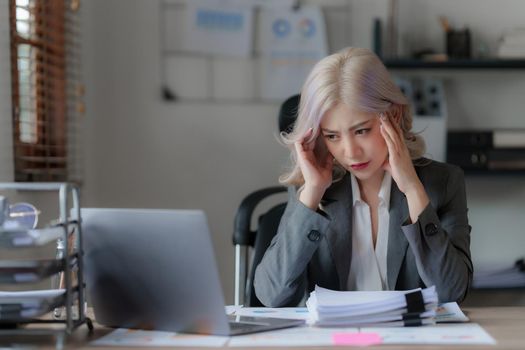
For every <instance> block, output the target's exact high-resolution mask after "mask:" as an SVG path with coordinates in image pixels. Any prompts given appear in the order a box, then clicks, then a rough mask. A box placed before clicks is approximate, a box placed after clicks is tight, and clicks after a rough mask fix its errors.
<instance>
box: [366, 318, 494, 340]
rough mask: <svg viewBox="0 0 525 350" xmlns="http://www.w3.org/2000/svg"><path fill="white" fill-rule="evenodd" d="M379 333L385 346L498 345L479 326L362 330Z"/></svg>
mask: <svg viewBox="0 0 525 350" xmlns="http://www.w3.org/2000/svg"><path fill="white" fill-rule="evenodd" d="M360 331H361V332H366V333H377V334H379V335H380V336H381V338H382V339H383V344H458V345H459V344H462V345H463V344H496V341H495V340H494V338H492V337H491V336H490V334H488V333H487V332H486V331H485V330H484V329H483V328H482V327H481V326H480V325H479V324H476V323H469V324H447V325H443V324H441V325H435V326H429V327H395V328H377V327H376V328H361V329H360Z"/></svg>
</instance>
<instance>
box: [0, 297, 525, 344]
mask: <svg viewBox="0 0 525 350" xmlns="http://www.w3.org/2000/svg"><path fill="white" fill-rule="evenodd" d="M463 311H464V312H465V313H466V314H467V316H468V317H469V318H470V319H471V321H472V322H474V323H478V324H480V325H481V326H482V327H483V328H484V329H485V330H486V331H487V332H488V333H489V334H490V335H491V336H492V337H493V338H494V339H496V341H497V342H498V343H497V345H495V346H492V345H480V346H475V345H469V346H458V345H448V346H446V345H380V346H371V347H367V349H391V350H395V349H407V348H412V349H428V350H430V349H443V348H448V349H451V348H453V349H473V348H475V347H483V348H490V349H516V350H518V349H519V350H523V349H524V348H525V307H521V306H520V307H486V308H465V309H464V310H463ZM111 331H112V329H109V328H105V327H102V326H96V328H95V331H94V333H93V334H92V335H89V334H88V331H87V327H85V326H82V327H81V328H79V329H78V330H77V331H76V332H75V333H74V334H73V335H72V336H71V337H70V338H69V340H68V344H67V346H66V348H68V349H69V348H75V349H99V350H102V349H120V348H117V347H110V348H104V347H90V346H89V342H91V341H93V340H95V339H97V338H99V337H101V336H103V335H105V334H107V333H109V332H111ZM6 341H7V342H10V340H9V339H6V338H3V339H2V342H1V343H2V345H6V344H5V343H6ZM47 341H49V342H48V343H47V344H49V345H50V346H49V348H53V346H52V344H53V342H52V341H53V340H52V338H51V337H50V338H48V339H46V342H47ZM13 342H17V341H16V340H12V341H11V343H13ZM339 348H340V347H339ZM134 349H136V350H141V349H146V348H134ZM160 349H166V348H160ZM174 349H180V348H174ZM232 349H233V348H232ZM257 349H261V350H263V349H272V350H275V349H279V348H276V347H272V348H257ZM290 349H292V348H290ZM293 349H301V348H297V347H294V348H293ZM304 349H320V348H319V347H304Z"/></svg>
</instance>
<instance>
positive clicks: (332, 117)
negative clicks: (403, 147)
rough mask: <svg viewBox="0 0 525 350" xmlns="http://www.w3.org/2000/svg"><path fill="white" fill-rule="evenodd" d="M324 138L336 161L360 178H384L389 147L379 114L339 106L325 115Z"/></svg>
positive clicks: (322, 125) (365, 179)
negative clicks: (382, 130)
mask: <svg viewBox="0 0 525 350" xmlns="http://www.w3.org/2000/svg"><path fill="white" fill-rule="evenodd" d="M321 137H322V138H323V139H324V142H325V144H326V147H327V149H328V151H329V152H330V153H331V154H332V156H333V157H334V158H335V160H336V161H337V162H338V163H339V164H340V165H341V166H343V167H344V168H345V169H346V170H348V171H350V172H351V173H352V174H354V176H355V177H356V178H357V179H359V180H361V181H367V180H370V179H382V177H383V174H384V169H383V164H384V162H385V160H386V159H387V157H388V148H387V145H386V142H385V140H384V138H383V136H382V135H381V131H380V121H379V118H378V116H377V114H375V113H368V112H362V111H357V110H354V109H350V108H349V107H348V106H347V105H346V104H344V103H340V104H338V105H336V106H335V107H333V108H332V109H330V110H329V111H328V112H326V114H325V115H324V117H323V119H322V121H321Z"/></svg>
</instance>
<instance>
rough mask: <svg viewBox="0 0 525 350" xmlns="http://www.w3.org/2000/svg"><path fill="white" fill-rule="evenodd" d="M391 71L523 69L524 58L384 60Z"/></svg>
mask: <svg viewBox="0 0 525 350" xmlns="http://www.w3.org/2000/svg"><path fill="white" fill-rule="evenodd" d="M383 62H384V64H385V66H386V67H387V68H391V69H415V68H419V69H525V58H520V59H498V58H487V59H452V60H448V61H422V60H416V59H412V58H395V59H384V60H383Z"/></svg>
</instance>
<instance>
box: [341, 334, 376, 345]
mask: <svg viewBox="0 0 525 350" xmlns="http://www.w3.org/2000/svg"><path fill="white" fill-rule="evenodd" d="M332 341H333V342H334V345H356V346H368V345H377V344H381V343H382V342H383V339H381V337H380V336H379V334H377V333H334V334H333V335H332Z"/></svg>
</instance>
